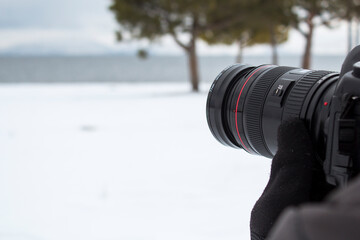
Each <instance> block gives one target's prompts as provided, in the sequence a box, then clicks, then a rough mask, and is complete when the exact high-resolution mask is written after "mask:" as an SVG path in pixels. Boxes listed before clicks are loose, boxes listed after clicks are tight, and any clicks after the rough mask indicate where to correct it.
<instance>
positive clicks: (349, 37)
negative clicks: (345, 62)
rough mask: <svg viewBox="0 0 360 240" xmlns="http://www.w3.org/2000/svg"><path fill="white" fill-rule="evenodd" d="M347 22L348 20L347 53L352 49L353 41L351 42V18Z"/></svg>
mask: <svg viewBox="0 0 360 240" xmlns="http://www.w3.org/2000/svg"><path fill="white" fill-rule="evenodd" d="M347 22H348V53H349V52H350V51H351V49H352V46H353V42H352V40H353V35H352V33H353V31H352V19H351V18H349V19H348V21H347Z"/></svg>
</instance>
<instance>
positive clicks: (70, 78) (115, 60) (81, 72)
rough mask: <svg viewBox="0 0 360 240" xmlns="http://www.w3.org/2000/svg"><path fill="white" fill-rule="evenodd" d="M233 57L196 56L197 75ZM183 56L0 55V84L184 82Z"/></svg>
mask: <svg viewBox="0 0 360 240" xmlns="http://www.w3.org/2000/svg"><path fill="white" fill-rule="evenodd" d="M234 59H235V58H234V57H231V56H225V57H200V58H199V66H200V69H199V70H200V77H201V79H202V81H204V82H211V81H213V79H214V78H215V76H216V75H217V74H218V73H219V72H220V71H221V70H222V69H223V68H225V67H226V66H228V65H230V64H233V63H234ZM343 59H344V56H315V57H314V58H313V69H326V70H333V71H339V70H340V66H341V64H342V61H343ZM244 62H246V63H249V64H264V63H268V62H270V57H261V56H256V57H255V56H252V57H245V58H244ZM300 62H301V58H300V57H298V56H287V57H281V58H280V65H287V66H296V67H298V66H299V65H300ZM187 67H188V66H187V61H186V58H185V57H180V56H179V57H176V56H173V57H169V56H167V57H164V56H162V57H160V56H156V57H150V58H149V59H147V60H140V59H138V58H136V57H131V56H91V57H85V56H84V57H55V56H46V57H0V83H70V82H75V83H89V82H96V83H98V82H184V81H188V79H189V74H188V68H187Z"/></svg>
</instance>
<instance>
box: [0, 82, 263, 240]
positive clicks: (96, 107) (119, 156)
mask: <svg viewBox="0 0 360 240" xmlns="http://www.w3.org/2000/svg"><path fill="white" fill-rule="evenodd" d="M203 89H204V90H203V92H202V93H200V94H194V93H190V92H189V88H188V85H187V84H161V83H157V84H76V85H71V84H69V85H65V84H63V85H61V84H44V85H41V84H38V85H36V84H35V85H30V84H29V85H27V84H19V85H0V116H1V117H0V146H1V148H0V177H1V181H0V209H1V214H0V238H1V239H2V240H7V239H12V240H14V239H16V240H17V239H44V240H48V239H49V240H57V239H58V240H63V239H67V240H71V239H74V240H79V239H87V240H92V239H94V240H95V239H96V240H98V239H99V240H100V239H104V240H105V239H106V240H107V239H122V240H135V239H136V240H185V239H186V240H202V239H204V240H205V239H206V240H212V239H214V240H215V239H221V240H232V239H237V240H238V239H241V240H243V239H249V238H250V237H249V235H250V234H249V218H250V211H251V208H252V206H253V204H254V203H255V201H256V199H257V198H258V197H259V195H260V194H261V192H262V190H263V188H264V187H265V184H266V182H267V179H268V176H269V167H270V160H268V159H265V158H261V157H256V156H251V155H249V154H246V153H245V152H244V151H240V150H235V149H231V148H228V147H224V146H222V145H221V144H219V143H218V142H217V141H216V140H215V139H214V137H213V136H212V135H211V133H210V131H209V129H208V126H207V123H206V117H205V103H206V90H207V86H203Z"/></svg>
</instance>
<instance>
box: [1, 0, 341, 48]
mask: <svg viewBox="0 0 360 240" xmlns="http://www.w3.org/2000/svg"><path fill="white" fill-rule="evenodd" d="M110 3H111V1H110V0H62V1H49V0H0V54H69V55H84V54H85V55H86V54H111V53H123V54H131V53H134V52H136V50H137V49H139V48H145V49H148V50H149V51H150V52H151V53H153V54H158V55H181V54H183V50H182V49H180V48H179V47H178V46H177V45H176V44H175V43H174V42H173V40H172V39H171V37H169V36H166V37H164V38H162V39H160V40H158V41H157V42H155V43H152V44H150V43H149V42H148V41H146V40H142V41H125V42H121V43H119V42H116V39H115V34H114V32H115V31H116V29H117V26H118V25H117V23H116V21H115V19H114V16H113V14H112V13H111V12H110V11H109V10H108V6H109V5H110ZM336 25H337V27H335V28H334V29H331V30H330V29H327V28H325V27H319V28H317V29H316V32H315V38H314V48H313V50H314V53H315V54H319V55H343V54H345V53H346V50H347V40H346V35H347V33H346V32H347V27H346V24H344V23H342V22H339V23H336ZM304 44H305V43H304V39H303V37H302V36H301V35H300V34H299V33H298V32H296V31H295V30H293V31H291V33H290V38H289V41H288V42H287V43H285V44H282V45H281V46H280V47H279V51H280V53H282V54H289V55H292V54H296V55H297V54H301V53H302V51H303V48H304ZM198 46H199V54H200V55H235V54H236V52H237V47H236V46H234V45H232V46H225V45H216V46H211V47H210V46H208V45H207V44H206V43H204V42H201V41H200V42H199V44H198ZM245 54H248V55H260V54H270V47H269V46H266V45H259V46H255V47H251V48H247V49H246V50H245Z"/></svg>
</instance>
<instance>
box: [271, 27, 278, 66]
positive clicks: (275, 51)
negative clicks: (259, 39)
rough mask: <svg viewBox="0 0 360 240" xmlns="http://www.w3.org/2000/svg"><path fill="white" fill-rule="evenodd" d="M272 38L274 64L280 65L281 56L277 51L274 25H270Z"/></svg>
mask: <svg viewBox="0 0 360 240" xmlns="http://www.w3.org/2000/svg"><path fill="white" fill-rule="evenodd" d="M270 38H271V49H272V64H274V65H278V63H279V57H278V53H277V40H276V34H275V29H274V26H270Z"/></svg>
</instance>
